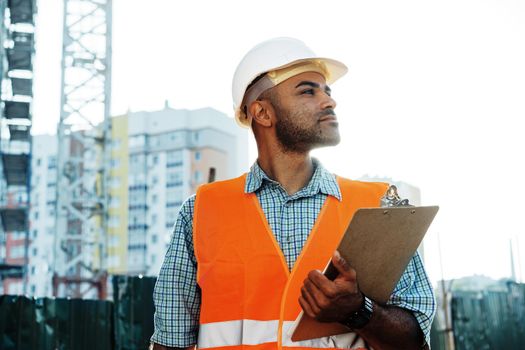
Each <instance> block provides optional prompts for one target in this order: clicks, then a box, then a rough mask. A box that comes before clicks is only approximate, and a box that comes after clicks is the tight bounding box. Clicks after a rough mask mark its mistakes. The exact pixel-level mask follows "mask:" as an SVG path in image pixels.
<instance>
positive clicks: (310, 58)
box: [232, 37, 348, 128]
mask: <svg viewBox="0 0 525 350" xmlns="http://www.w3.org/2000/svg"><path fill="white" fill-rule="evenodd" d="M296 66H298V67H300V68H299V69H295V67H296ZM290 67H294V69H287V70H286V72H285V73H284V74H280V78H279V79H273V78H272V77H270V82H269V83H266V84H265V85H264V87H265V88H270V87H272V86H275V85H277V84H279V83H280V82H282V81H284V80H286V79H288V78H291V77H292V76H294V75H297V74H299V73H302V72H305V71H317V72H319V73H321V74H323V75H324V77H325V79H326V83H327V84H328V85H330V84H332V83H333V82H335V81H336V80H337V79H339V78H340V77H342V76H343V75H345V73H346V72H347V71H348V68H347V67H346V66H345V65H344V64H343V63H341V62H339V61H336V60H333V59H329V58H323V57H319V56H317V55H316V54H315V53H314V52H313V51H312V50H311V49H310V48H309V47H307V46H306V45H305V44H304V43H303V42H302V41H300V40H297V39H293V38H285V37H283V38H275V39H270V40H267V41H264V42H262V43H260V44H258V45H256V46H255V47H254V48H253V49H251V50H250V51H248V53H247V54H246V55H245V56H244V57H243V59H242V60H241V62H240V63H239V65H238V66H237V69H236V70H235V74H234V75H233V82H232V96H233V108H234V110H235V120H236V121H237V123H238V124H239V125H241V126H243V127H247V128H249V127H250V125H251V117H250V116H248V115H246V113H245V111H244V105H246V101H244V99H245V93H246V90H247V88H248V86H250V84H251V83H252V82H253V81H254V79H255V78H257V77H259V76H261V75H262V74H264V73H268V72H275V71H283V70H284V69H285V68H290ZM301 67H302V68H301ZM273 76H275V74H274V75H273ZM259 90H261V89H259ZM258 92H259V91H258ZM260 92H262V91H260ZM256 97H257V96H256Z"/></svg>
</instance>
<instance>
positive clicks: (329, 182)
mask: <svg viewBox="0 0 525 350" xmlns="http://www.w3.org/2000/svg"><path fill="white" fill-rule="evenodd" d="M312 161H313V164H314V169H315V170H314V174H313V176H312V179H311V180H310V182H309V183H308V185H306V186H305V187H304V188H302V189H301V190H300V191H299V192H297V194H299V193H301V194H303V195H305V196H312V195H315V194H317V193H319V192H321V193H323V194H326V195H330V196H333V197H335V198H337V199H338V200H339V201H341V199H342V196H341V190H340V189H339V184H338V183H337V180H336V177H335V175H334V174H331V173H329V172H328V171H327V170H326V169H325V168H324V167H323V166H322V165H321V163H320V162H319V161H318V160H317V159H315V158H312ZM265 183H273V184H279V183H278V182H277V181H275V180H272V179H270V177H269V176H268V175H266V173H265V172H264V171H263V170H262V169H261V167H260V166H259V164H258V163H257V161H256V162H255V163H254V164H253V165H252V167H251V168H250V172H249V173H248V175H247V176H246V184H245V186H244V192H245V193H254V192H257V191H258V190H259V189H260V188H261V187H262V186H263V185H264V184H265ZM294 196H295V195H294Z"/></svg>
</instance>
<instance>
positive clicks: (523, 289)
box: [0, 276, 525, 350]
mask: <svg viewBox="0 0 525 350" xmlns="http://www.w3.org/2000/svg"><path fill="white" fill-rule="evenodd" d="M154 285H155V278H154V277H140V276H114V277H113V301H102V300H80V299H54V298H39V299H35V298H28V297H24V296H11V295H2V296H0V350H4V349H5V350H25V349H31V350H33V349H42V350H47V349H49V350H69V349H71V350H83V349H86V350H87V349H90V350H91V349H97V350H139V349H140V350H144V349H147V347H148V345H149V339H150V337H151V334H152V333H153V313H154V306H153V298H152V295H153V288H154ZM451 317H452V328H453V334H454V343H455V349H456V350H470V349H476V350H481V349H509V350H510V349H512V350H514V349H515V350H520V349H525V285H523V284H515V283H510V284H509V285H508V290H507V291H498V292H495V291H484V292H455V293H453V297H452V304H451ZM444 332H445V327H444V325H442V324H440V321H439V320H438V319H436V321H435V322H434V324H433V325H432V331H431V346H432V349H433V350H446V349H447V347H446V342H445V336H444V335H445V333H444Z"/></svg>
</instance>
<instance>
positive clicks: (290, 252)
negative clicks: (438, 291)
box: [151, 160, 436, 347]
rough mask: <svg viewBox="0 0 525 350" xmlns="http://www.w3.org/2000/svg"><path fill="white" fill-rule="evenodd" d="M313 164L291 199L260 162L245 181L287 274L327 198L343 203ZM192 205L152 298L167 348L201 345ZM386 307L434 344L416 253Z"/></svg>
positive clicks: (159, 339) (159, 336)
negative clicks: (409, 317) (400, 311)
mask: <svg viewBox="0 0 525 350" xmlns="http://www.w3.org/2000/svg"><path fill="white" fill-rule="evenodd" d="M314 165H315V171H314V175H313V176H312V179H311V180H310V183H309V184H308V185H307V186H306V187H304V188H303V189H301V190H300V191H299V192H297V193H295V194H293V195H291V196H289V195H288V194H287V193H286V191H285V190H284V188H283V187H282V186H281V185H280V184H279V183H278V182H276V181H274V180H272V179H270V178H269V177H268V176H267V175H266V174H265V173H264V172H263V171H262V169H261V168H260V167H259V166H258V164H257V162H256V163H255V164H254V165H253V166H252V168H251V170H250V172H249V173H248V176H247V178H246V185H245V192H246V193H255V194H256V195H257V198H258V199H259V202H260V203H261V207H262V209H263V211H264V213H265V215H266V219H267V220H268V223H269V225H270V227H271V229H272V232H273V234H274V235H275V237H276V240H277V242H278V243H279V246H280V247H281V250H282V251H283V253H284V256H285V258H286V262H287V263H288V268H289V269H291V268H292V267H293V264H294V262H295V260H296V259H297V257H298V256H299V254H300V253H301V250H302V249H303V245H304V243H305V242H306V239H307V238H308V235H309V234H310V231H311V229H312V227H313V225H314V222H315V220H316V219H317V214H318V213H319V211H320V210H321V207H322V205H323V203H324V201H325V199H326V197H327V196H334V197H336V198H337V199H338V200H341V199H342V198H341V192H340V190H339V185H338V184H337V181H336V178H335V176H334V175H333V174H330V173H329V172H327V171H326V170H325V169H324V168H323V167H322V166H321V165H320V164H319V163H318V162H317V161H316V160H314ZM194 204H195V195H193V196H192V197H190V198H189V199H188V200H186V202H184V204H183V205H182V207H181V209H180V212H179V216H178V218H177V221H176V223H175V227H174V230H173V235H172V238H171V242H170V245H169V248H168V251H167V253H166V257H165V259H164V263H163V265H162V268H161V270H160V274H159V277H158V279H157V283H156V285H155V290H154V293H153V299H154V302H155V317H154V322H155V332H154V333H153V336H152V337H151V341H152V342H154V343H158V344H162V345H165V346H173V347H187V346H191V345H194V344H196V343H197V334H198V327H199V313H200V289H199V287H198V285H197V282H196V272H197V261H196V258H195V254H194V252H193V237H192V232H193V228H192V227H193V225H192V222H193V209H194V208H193V207H194ZM388 304H391V305H396V306H399V307H402V308H405V309H408V310H410V311H412V312H413V314H414V315H415V317H416V319H417V321H418V322H419V325H420V326H421V329H422V330H423V333H424V334H425V338H426V341H427V343H428V344H430V326H431V323H432V320H433V317H434V314H435V311H436V302H435V298H434V294H433V291H432V286H431V284H430V282H429V280H428V277H427V275H426V272H425V269H424V267H423V264H422V262H421V259H420V257H419V255H418V254H416V255H415V256H414V257H413V258H412V260H411V261H410V263H409V264H408V266H407V269H406V271H405V273H404V274H403V276H402V277H401V279H400V281H399V283H398V284H397V287H396V288H395V290H394V292H393V293H392V296H391V297H390V300H389V302H388Z"/></svg>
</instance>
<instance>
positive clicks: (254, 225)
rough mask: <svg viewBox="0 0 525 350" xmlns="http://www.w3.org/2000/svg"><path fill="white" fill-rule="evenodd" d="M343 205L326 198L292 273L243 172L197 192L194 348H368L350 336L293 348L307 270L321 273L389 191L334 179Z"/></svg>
mask: <svg viewBox="0 0 525 350" xmlns="http://www.w3.org/2000/svg"><path fill="white" fill-rule="evenodd" d="M337 180H338V183H339V187H340V189H341V194H342V201H339V200H338V199H337V198H335V197H333V196H327V198H326V200H325V203H324V205H323V207H322V209H321V211H320V212H319V215H318V217H317V220H316V222H315V224H314V226H313V228H312V231H311V232H310V235H309V237H308V240H307V241H306V243H305V245H304V248H303V250H302V252H301V254H300V255H299V257H298V258H297V261H296V262H295V265H294V267H293V269H292V271H291V272H290V271H289V270H288V266H287V265H286V260H285V258H284V255H283V253H282V251H281V249H280V247H279V244H278V243H277V241H276V239H275V237H274V235H273V233H272V231H271V229H270V227H269V225H268V222H267V220H266V217H265V215H264V213H263V211H262V209H261V206H260V204H259V201H258V199H257V196H256V195H255V193H245V192H244V185H245V181H246V174H245V175H243V176H241V177H239V178H236V179H232V180H227V181H221V182H215V183H211V184H206V185H203V186H201V187H200V188H199V189H198V191H197V197H196V202H195V214H194V219H193V239H194V249H195V256H196V258H197V283H198V284H199V286H200V288H201V292H202V294H201V312H200V322H199V338H198V343H197V346H198V348H201V349H205V348H225V349H228V350H230V349H233V350H237V349H247V348H249V349H253V350H270V349H271V350H275V349H279V350H281V349H287V348H290V349H292V348H293V349H301V348H303V349H309V350H311V349H315V348H318V349H326V348H346V349H349V348H351V349H367V345H366V343H365V342H364V340H363V339H362V338H361V337H359V336H358V335H357V334H355V333H348V334H344V335H339V336H333V337H325V338H318V339H314V340H308V341H300V342H292V341H291V339H290V334H288V330H289V329H290V327H291V326H292V324H293V321H294V320H295V319H296V318H297V316H298V315H299V313H300V311H301V306H300V305H299V302H298V299H299V296H300V289H301V287H302V285H303V281H304V279H305V278H306V276H307V274H308V272H310V271H311V270H315V269H318V270H322V269H323V268H324V267H325V265H326V263H327V261H329V259H330V258H331V256H332V254H333V252H334V251H335V249H336V248H337V245H338V243H339V241H340V239H341V236H342V234H343V233H344V231H345V229H346V227H347V226H348V223H349V222H350V219H351V218H352V216H353V214H354V212H355V211H356V210H357V209H359V208H362V207H377V206H378V205H379V202H380V198H381V196H382V195H383V194H384V193H385V191H386V189H387V185H386V184H383V183H369V182H359V181H352V180H347V179H342V178H338V179H337Z"/></svg>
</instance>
